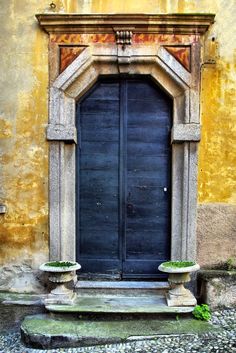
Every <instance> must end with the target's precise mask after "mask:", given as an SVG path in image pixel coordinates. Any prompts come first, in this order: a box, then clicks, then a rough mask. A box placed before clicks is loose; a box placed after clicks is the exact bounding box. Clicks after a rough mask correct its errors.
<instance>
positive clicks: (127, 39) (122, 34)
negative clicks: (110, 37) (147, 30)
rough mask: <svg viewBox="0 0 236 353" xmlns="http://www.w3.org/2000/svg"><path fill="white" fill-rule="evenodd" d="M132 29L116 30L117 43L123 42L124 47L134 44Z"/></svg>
mask: <svg viewBox="0 0 236 353" xmlns="http://www.w3.org/2000/svg"><path fill="white" fill-rule="evenodd" d="M132 36H133V32H132V31H116V44H121V45H122V46H123V47H125V46H126V45H130V44H132Z"/></svg>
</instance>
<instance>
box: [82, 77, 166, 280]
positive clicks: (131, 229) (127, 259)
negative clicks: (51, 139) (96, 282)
mask: <svg viewBox="0 0 236 353" xmlns="http://www.w3.org/2000/svg"><path fill="white" fill-rule="evenodd" d="M171 106H172V102H171V100H170V99H169V97H168V96H167V95H166V94H165V93H164V92H163V91H162V90H161V89H160V88H159V87H158V86H156V85H154V83H153V82H152V81H150V80H149V79H148V78H145V79H144V78H133V79H130V78H129V79H128V78H118V79H106V80H101V81H99V82H98V83H97V84H96V85H95V86H94V87H93V88H92V89H91V90H90V92H89V93H88V94H86V96H84V97H83V98H82V99H81V100H80V101H79V102H78V105H77V127H78V146H77V260H78V261H79V263H80V264H81V265H82V272H83V273H85V274H87V275H88V276H89V275H90V276H91V275H92V276H93V275H94V276H95V277H96V276H98V275H100V276H101V277H108V276H111V277H113V278H120V279H122V278H134V279H135V278H139V279H142V278H143V279H145V278H158V277H159V276H161V274H160V273H158V269H157V268H158V265H159V264H160V263H161V262H162V261H165V260H167V259H169V252H170V249H169V248H170V222H171V219H170V192H171V191H170V184H171V183H170V178H171V170H170V168H171V145H170V129H171Z"/></svg>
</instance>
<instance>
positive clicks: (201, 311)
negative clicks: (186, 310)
mask: <svg viewBox="0 0 236 353" xmlns="http://www.w3.org/2000/svg"><path fill="white" fill-rule="evenodd" d="M193 316H194V317H195V318H196V319H197V320H204V321H208V320H210V319H211V310H210V308H209V306H208V305H207V304H201V305H196V306H195V308H194V310H193Z"/></svg>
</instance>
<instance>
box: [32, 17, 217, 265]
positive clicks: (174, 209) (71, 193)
mask: <svg viewBox="0 0 236 353" xmlns="http://www.w3.org/2000/svg"><path fill="white" fill-rule="evenodd" d="M37 18H38V21H39V23H40V25H41V26H42V27H43V28H44V29H45V30H46V31H47V32H48V33H49V34H50V35H51V34H54V33H64V32H65V33H68V32H69V33H113V34H114V35H115V37H116V42H114V43H106V42H101V43H100V42H96V43H88V44H87V45H86V46H85V47H84V48H83V51H82V52H81V53H80V55H79V56H78V57H77V58H75V59H74V60H73V62H72V63H71V64H70V65H68V66H67V67H66V68H65V69H64V71H63V72H62V73H60V74H59V73H58V66H59V65H58V56H57V55H58V48H57V47H55V46H51V47H50V53H49V54H50V55H49V58H50V62H49V64H50V66H49V67H50V82H51V83H50V98H49V124H48V127H47V140H48V141H49V142H50V157H49V166H50V167H49V224H50V259H51V260H71V261H74V260H75V258H76V254H75V249H76V194H75V183H76V162H75V160H76V159H75V153H76V148H75V147H76V146H75V144H76V143H77V140H76V139H77V131H76V121H75V116H76V102H77V100H78V99H80V98H81V97H82V96H83V95H84V94H85V92H87V91H88V90H89V89H90V88H91V87H92V86H93V85H94V83H95V82H96V81H97V80H98V78H99V76H101V75H102V76H104V75H120V74H126V75H149V76H150V77H151V78H152V79H153V81H154V82H156V84H157V85H159V86H160V87H161V88H162V89H163V90H164V91H165V92H166V93H167V94H168V95H169V96H170V97H171V98H172V100H173V127H172V131H171V143H172V196H171V259H172V260H184V259H186V260H190V259H191V260H195V258H196V210H197V160H198V142H199V141H200V117H199V81H200V80H199V77H200V65H201V45H202V40H201V36H202V34H203V33H205V32H206V30H207V29H208V27H209V25H210V24H211V23H212V22H213V19H214V16H213V15H132V14H131V15H128V14H127V15H58V14H43V15H37ZM127 23H129V24H127ZM163 25H164V26H163ZM173 31H174V33H175V34H184V35H192V34H193V33H194V37H193V36H192V37H191V38H193V40H192V41H191V40H190V41H189V44H188V45H189V46H190V47H191V57H190V61H191V70H188V69H187V68H186V67H184V66H183V65H182V64H181V63H180V62H179V61H178V60H177V59H176V58H175V57H174V56H173V55H171V53H170V52H169V51H168V48H167V47H166V46H163V45H161V43H154V44H153V43H152V44H151V43H150V44H148V45H147V43H132V36H133V34H134V33H148V34H150V33H155V34H156V33H161V34H163V33H164V34H167V35H170V33H173Z"/></svg>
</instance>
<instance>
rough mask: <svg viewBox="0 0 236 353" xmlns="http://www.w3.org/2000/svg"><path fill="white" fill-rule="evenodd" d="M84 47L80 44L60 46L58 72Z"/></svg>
mask: <svg viewBox="0 0 236 353" xmlns="http://www.w3.org/2000/svg"><path fill="white" fill-rule="evenodd" d="M84 49H85V47H82V46H71V47H69V46H61V47H60V73H62V71H64V70H65V69H66V68H67V66H69V65H70V64H71V63H72V62H73V61H74V60H75V59H76V58H77V57H78V56H79V55H80V54H81V53H82V51H83V50H84Z"/></svg>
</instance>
